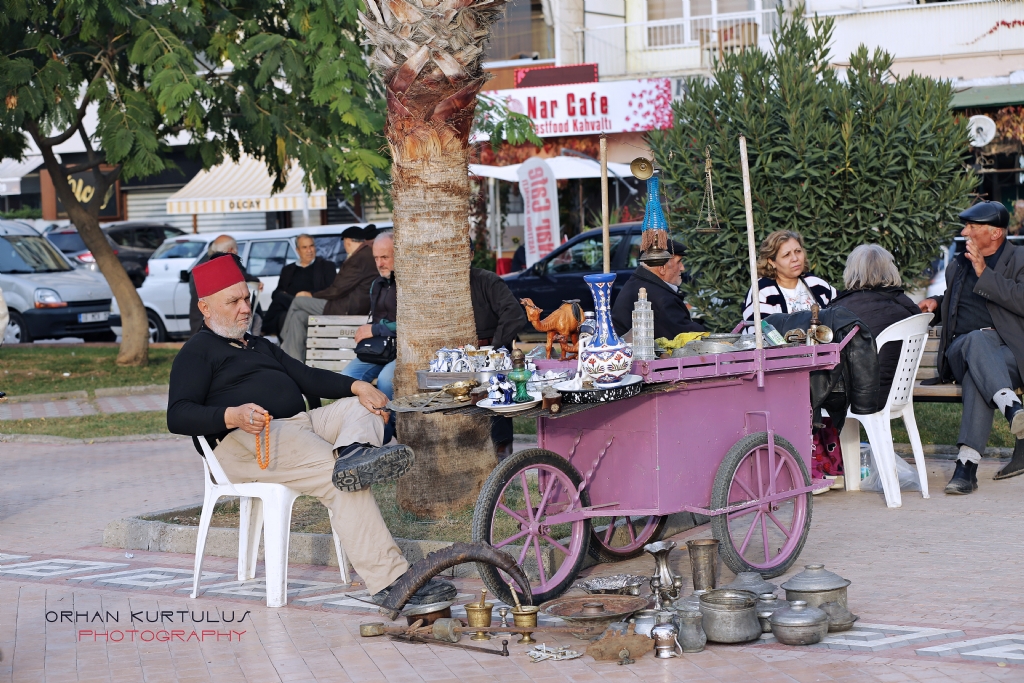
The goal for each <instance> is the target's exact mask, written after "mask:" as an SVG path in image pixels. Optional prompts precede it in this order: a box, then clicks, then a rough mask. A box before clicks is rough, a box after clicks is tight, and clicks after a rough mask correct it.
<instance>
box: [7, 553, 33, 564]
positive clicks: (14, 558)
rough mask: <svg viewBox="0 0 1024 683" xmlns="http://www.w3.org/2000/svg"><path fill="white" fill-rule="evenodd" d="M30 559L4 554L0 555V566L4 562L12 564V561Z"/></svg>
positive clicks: (24, 556)
mask: <svg viewBox="0 0 1024 683" xmlns="http://www.w3.org/2000/svg"><path fill="white" fill-rule="evenodd" d="M30 557H32V556H31V555H8V554H6V553H0V565H3V563H4V562H13V561H14V560H27V559H28V558H30Z"/></svg>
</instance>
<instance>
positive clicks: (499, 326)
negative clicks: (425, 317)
mask: <svg viewBox="0 0 1024 683" xmlns="http://www.w3.org/2000/svg"><path fill="white" fill-rule="evenodd" d="M469 295H470V298H471V300H472V302H473V320H474V321H475V322H476V336H477V346H488V345H490V346H493V347H494V348H496V349H498V348H501V347H502V346H504V347H505V348H507V349H508V350H509V351H511V350H512V342H514V341H515V340H516V337H517V336H518V335H519V333H520V332H522V331H523V329H524V328H526V327H527V326H528V325H529V324H530V321H529V320H527V319H526V312H525V311H524V310H523V307H522V306H521V305H520V304H519V300H518V299H516V297H515V295H514V294H512V290H511V289H509V288H508V285H507V284H505V281H504V280H502V279H501V277H499V276H498V275H496V274H494V273H492V272H491V271H489V270H483V269H481V268H471V269H470V270H469Z"/></svg>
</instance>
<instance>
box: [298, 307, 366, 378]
mask: <svg viewBox="0 0 1024 683" xmlns="http://www.w3.org/2000/svg"><path fill="white" fill-rule="evenodd" d="M365 322H366V316H365V315H311V316H309V327H308V329H307V332H306V365H308V366H310V367H313V368H321V369H323V370H333V371H335V372H341V371H342V370H344V369H345V366H346V365H348V363H349V361H350V360H352V359H353V358H355V357H356V354H355V351H353V349H355V348H356V329H357V328H358V327H359V326H360V325H363V324H364V323H365Z"/></svg>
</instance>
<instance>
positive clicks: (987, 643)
mask: <svg viewBox="0 0 1024 683" xmlns="http://www.w3.org/2000/svg"><path fill="white" fill-rule="evenodd" d="M916 652H917V654H919V655H921V656H923V657H952V656H955V655H960V656H961V657H963V658H964V659H975V660H978V661H982V662H997V663H998V662H1004V663H1008V664H1024V633H1009V634H1004V635H998V636H988V637H987V638H974V639H972V640H961V641H959V642H956V643H946V644H944V645H934V646H932V647H925V648H921V649H920V650H917V651H916Z"/></svg>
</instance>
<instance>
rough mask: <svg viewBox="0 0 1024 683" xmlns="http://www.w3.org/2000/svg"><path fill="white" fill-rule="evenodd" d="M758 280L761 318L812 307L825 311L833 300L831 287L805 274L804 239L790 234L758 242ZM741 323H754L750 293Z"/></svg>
mask: <svg viewBox="0 0 1024 683" xmlns="http://www.w3.org/2000/svg"><path fill="white" fill-rule="evenodd" d="M757 276H758V277H759V278H760V279H759V280H758V281H757V286H758V290H759V292H758V294H759V296H758V308H760V309H761V318H765V317H766V316H769V315H772V314H773V313H796V312H797V311H806V310H808V309H810V307H811V306H812V305H814V304H818V306H819V307H821V308H824V307H825V306H827V305H828V304H829V302H830V301H832V299H834V298H835V297H836V290H835V289H834V288H833V287H832V285H830V284H829V283H827V282H825V281H824V280H822V279H821V278H820V277H816V276H814V275H811V274H810V273H808V272H807V253H806V252H805V251H804V239H803V237H801V236H800V233H798V232H793V231H792V230H776V231H775V232H773V233H772V234H770V235H768V237H766V238H765V239H764V241H763V242H761V248H760V249H759V250H758V254H757ZM743 319H744V320H753V319H754V303H753V289H751V290H748V291H747V298H746V301H745V302H744V305H743Z"/></svg>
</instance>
